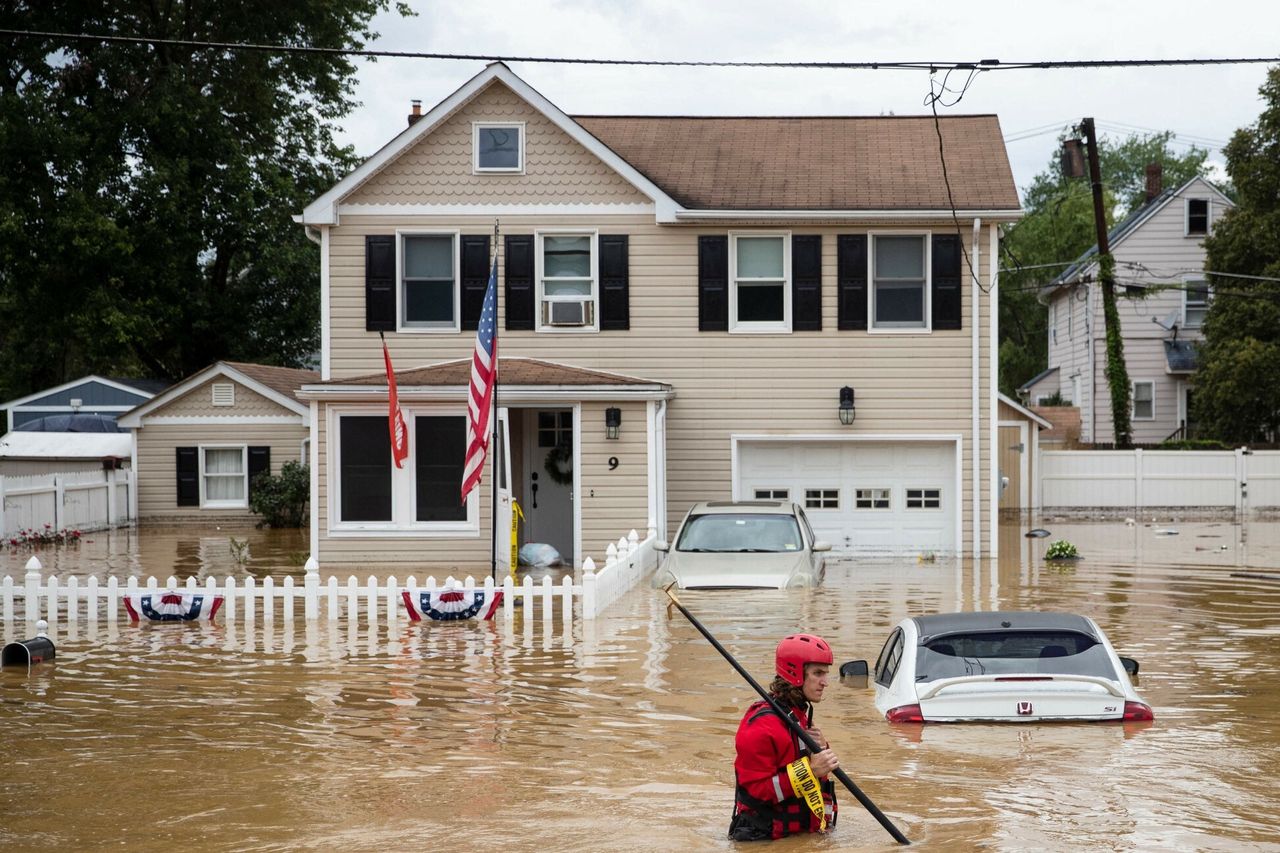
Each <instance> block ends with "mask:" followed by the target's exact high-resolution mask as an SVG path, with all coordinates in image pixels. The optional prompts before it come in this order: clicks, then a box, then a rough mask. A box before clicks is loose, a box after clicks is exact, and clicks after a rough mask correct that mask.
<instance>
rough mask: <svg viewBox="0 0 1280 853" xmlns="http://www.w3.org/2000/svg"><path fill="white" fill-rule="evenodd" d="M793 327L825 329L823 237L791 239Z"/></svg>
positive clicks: (802, 330) (807, 236) (804, 329)
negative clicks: (823, 316) (823, 321)
mask: <svg viewBox="0 0 1280 853" xmlns="http://www.w3.org/2000/svg"><path fill="white" fill-rule="evenodd" d="M791 329H792V331H795V332H821V331H822V236H821V235H820V234H813V235H804V236H799V237H792V238H791Z"/></svg>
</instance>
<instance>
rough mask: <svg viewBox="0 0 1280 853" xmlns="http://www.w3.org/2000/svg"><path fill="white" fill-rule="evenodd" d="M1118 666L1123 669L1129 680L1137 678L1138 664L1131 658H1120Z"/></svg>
mask: <svg viewBox="0 0 1280 853" xmlns="http://www.w3.org/2000/svg"><path fill="white" fill-rule="evenodd" d="M1120 665H1121V666H1123V667H1124V671H1125V672H1127V673H1129V676H1130V677H1131V678H1137V677H1138V662H1137V661H1136V660H1134V659H1133V658H1126V657H1122V658H1120Z"/></svg>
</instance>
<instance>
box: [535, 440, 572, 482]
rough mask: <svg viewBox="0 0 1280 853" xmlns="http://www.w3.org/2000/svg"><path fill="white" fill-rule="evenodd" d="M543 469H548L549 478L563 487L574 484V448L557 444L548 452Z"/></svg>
mask: <svg viewBox="0 0 1280 853" xmlns="http://www.w3.org/2000/svg"><path fill="white" fill-rule="evenodd" d="M542 467H543V468H545V469H546V471H547V476H548V477H550V478H551V479H552V480H554V481H555V482H557V483H559V484H560V485H562V486H568V485H572V484H573V446H572V445H570V444H557V445H556V446H555V447H553V448H551V449H550V450H548V451H547V458H546V459H545V460H544V461H543V463H542Z"/></svg>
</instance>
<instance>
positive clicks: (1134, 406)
mask: <svg viewBox="0 0 1280 853" xmlns="http://www.w3.org/2000/svg"><path fill="white" fill-rule="evenodd" d="M1139 385H1150V386H1151V417H1149V418H1140V417H1138V386H1139ZM1129 417H1130V418H1132V419H1133V420H1135V421H1154V420H1155V419H1156V381H1155V380H1154V379H1135V380H1133V382H1132V383H1130V385H1129Z"/></svg>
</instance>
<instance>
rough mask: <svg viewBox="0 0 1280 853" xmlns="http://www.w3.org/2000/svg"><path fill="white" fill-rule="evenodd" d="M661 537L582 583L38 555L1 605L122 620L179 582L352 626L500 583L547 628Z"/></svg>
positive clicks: (615, 558) (628, 576) (266, 618)
mask: <svg viewBox="0 0 1280 853" xmlns="http://www.w3.org/2000/svg"><path fill="white" fill-rule="evenodd" d="M655 539H656V534H655V533H654V531H653V530H652V529H650V530H649V535H648V536H647V537H646V538H645V539H644V540H640V538H639V535H638V534H637V533H636V531H634V530H632V531H631V534H630V535H629V536H626V537H622V538H620V539H619V540H618V542H617V543H616V544H611V545H610V546H609V549H608V552H607V554H606V558H605V565H604V567H603V568H602V569H600V570H599V571H596V569H595V564H594V561H593V560H591V558H589V557H588V558H587V559H586V560H585V561H584V565H583V573H582V583H581V584H575V583H574V582H573V578H572V577H571V576H567V575H566V576H565V577H564V578H562V579H561V580H560V581H559V582H558V583H557V582H555V581H553V580H552V579H551V578H550V577H544V578H543V579H542V582H541V583H539V584H535V583H534V582H533V579H532V578H529V577H526V578H525V579H524V581H523V583H521V584H516V583H514V582H513V581H512V579H511V578H510V577H507V578H504V579H503V580H502V582H501V583H498V584H495V583H494V581H493V579H492V578H485V579H484V580H483V581H482V582H480V583H477V582H476V580H475V579H474V578H471V577H468V578H465V579H464V580H458V579H455V578H452V577H449V578H445V579H444V580H443V581H440V582H437V581H436V579H435V578H434V577H428V578H426V580H425V581H423V583H422V584H421V585H419V584H418V581H417V579H416V578H415V577H414V576H412V575H410V576H409V577H408V578H406V579H405V582H404V584H403V586H402V585H401V584H400V582H399V581H398V580H397V579H396V578H395V577H394V576H391V577H388V578H386V579H384V580H379V579H377V578H375V577H373V576H370V577H369V578H368V579H367V580H366V581H365V582H363V583H361V582H360V581H359V580H358V579H357V578H356V577H355V576H354V575H352V576H350V577H348V578H347V580H346V582H345V583H340V582H339V580H338V578H337V577H335V576H330V577H329V578H328V580H327V581H325V582H321V580H320V566H319V564H318V563H317V562H316V561H315V559H314V558H313V559H311V560H308V561H307V565H306V574H305V575H304V576H303V581H302V583H301V584H295V583H294V579H293V578H292V577H288V576H286V577H285V578H284V579H283V580H282V581H280V582H277V581H276V579H275V578H272V577H266V578H263V579H262V580H261V581H260V582H259V581H258V580H256V579H254V578H244V579H241V580H237V579H236V578H230V577H228V578H222V579H220V578H207V579H206V580H205V581H204V583H200V582H199V581H197V580H196V578H194V577H188V578H187V579H186V581H185V582H179V581H178V579H177V578H176V577H170V578H168V579H167V580H166V581H165V582H164V584H163V585H161V583H160V580H159V579H158V578H156V577H154V576H153V577H149V578H147V579H146V580H145V581H141V582H140V581H139V579H138V578H137V577H129V578H126V579H125V580H124V581H123V582H121V580H120V578H118V577H115V576H110V577H108V578H107V579H106V581H105V582H102V581H99V580H98V578H97V577H96V576H91V577H89V578H88V579H87V580H85V581H84V582H83V583H81V581H80V579H79V578H77V577H70V578H67V579H65V580H59V579H58V578H57V577H56V576H51V577H48V578H46V577H44V576H43V574H42V566H41V564H40V560H39V559H38V558H36V557H32V558H31V559H30V560H28V561H27V565H26V574H25V576H24V578H23V582H22V584H21V585H19V584H17V583H15V581H14V579H13V578H12V577H9V576H6V577H5V578H4V579H3V580H0V612H2V614H3V620H4V624H6V625H13V624H14V621H15V619H17V618H21V619H24V620H25V621H26V622H27V624H28V625H34V624H35V623H36V621H37V620H40V619H44V620H46V621H48V622H49V623H50V624H57V623H59V622H61V621H65V622H68V623H75V622H77V621H78V620H79V619H80V618H81V617H82V616H83V618H85V619H86V620H90V621H97V620H98V619H100V618H105V620H106V621H107V623H108V624H111V623H115V622H117V621H119V619H120V613H121V609H122V607H123V601H124V599H125V598H126V597H128V596H131V595H135V594H138V593H139V592H141V591H146V590H157V591H158V590H166V589H173V590H176V591H179V592H201V593H205V594H208V595H221V596H222V597H223V605H222V609H221V611H220V613H219V617H218V618H219V619H221V620H224V621H225V622H226V623H227V624H233V623H235V622H239V621H243V622H244V623H245V625H246V626H248V625H252V624H254V623H255V622H257V621H259V620H261V621H262V622H263V623H271V622H273V621H274V620H275V619H276V618H277V617H278V618H280V619H282V620H284V621H286V622H289V621H293V620H294V619H296V618H297V616H298V615H299V610H300V611H301V616H302V618H304V619H306V620H308V621H312V620H316V619H322V618H327V619H331V620H332V619H339V618H341V617H343V616H345V617H346V619H347V620H348V622H349V623H355V622H357V621H360V622H367V623H368V624H369V625H376V624H378V623H380V622H386V623H388V624H392V623H395V622H397V621H399V620H403V619H407V618H408V614H407V613H406V612H405V611H404V610H403V596H402V593H403V592H406V591H407V592H408V593H409V594H410V600H411V601H416V600H417V598H418V593H419V592H436V591H446V590H461V591H464V592H474V591H483V592H484V593H485V600H486V601H492V596H493V594H494V592H495V591H497V590H501V591H502V593H503V602H502V611H501V613H502V618H504V619H506V620H507V621H508V622H510V621H512V620H514V619H515V614H516V610H517V599H518V600H519V602H518V603H519V608H518V609H519V611H520V613H521V616H522V618H523V620H524V624H525V625H530V624H533V623H534V622H535V620H540V621H542V622H543V623H544V624H547V625H550V624H551V623H552V622H553V621H555V620H557V618H558V619H559V621H560V622H561V623H562V624H563V625H569V624H571V623H572V622H573V620H574V616H575V610H576V613H577V615H578V617H579V618H581V619H583V620H593V619H595V618H597V617H598V616H599V615H600V614H601V613H603V612H604V610H605V608H607V607H608V606H609V605H610V604H612V603H613V602H614V601H616V600H617V599H618V598H619V597H620V596H621V595H622V594H623V593H625V592H626V591H627V590H629V589H631V588H632V587H634V586H635V585H636V584H637V583H638V582H639V581H640V580H641V579H643V578H644V577H645V576H646V575H647V574H648V573H649V572H651V571H652V570H653V568H654V567H655V566H656V565H657V552H656V551H655V550H654V548H653V544H654V541H655ZM539 602H540V604H539ZM19 603H21V608H19ZM575 604H576V605H577V607H576V608H575ZM126 618H127V617H126Z"/></svg>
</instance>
